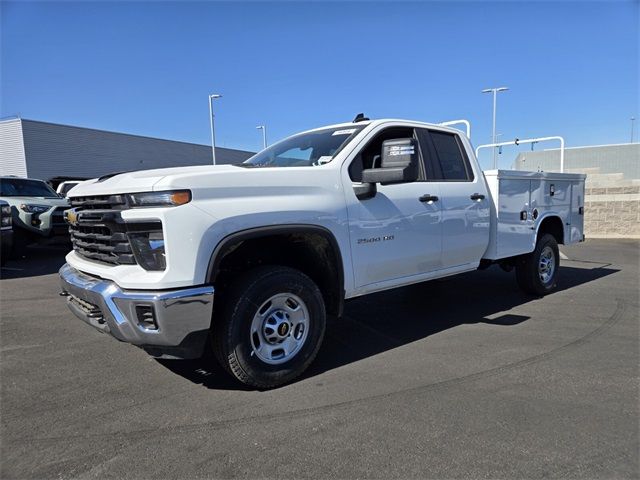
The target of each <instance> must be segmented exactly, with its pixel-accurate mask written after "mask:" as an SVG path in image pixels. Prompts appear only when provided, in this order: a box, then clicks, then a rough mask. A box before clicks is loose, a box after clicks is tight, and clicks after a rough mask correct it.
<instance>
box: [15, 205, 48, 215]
mask: <svg viewBox="0 0 640 480" xmlns="http://www.w3.org/2000/svg"><path fill="white" fill-rule="evenodd" d="M50 208H51V207H50V206H49V205H34V204H31V203H23V204H22V205H20V210H22V211H23V212H27V213H44V212H46V211H47V210H49V209H50Z"/></svg>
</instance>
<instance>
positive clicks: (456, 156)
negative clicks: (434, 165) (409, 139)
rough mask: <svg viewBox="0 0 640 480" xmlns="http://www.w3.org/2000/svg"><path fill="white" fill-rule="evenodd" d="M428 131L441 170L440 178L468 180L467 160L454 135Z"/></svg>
mask: <svg viewBox="0 0 640 480" xmlns="http://www.w3.org/2000/svg"><path fill="white" fill-rule="evenodd" d="M430 133H431V139H432V141H433V146H434V147H435V150H436V155H437V157H438V163H439V166H440V170H441V172H442V174H441V175H442V179H443V180H469V179H470V177H471V175H470V174H471V172H470V171H469V169H468V168H467V162H466V160H465V158H464V155H463V153H462V150H461V148H460V144H459V143H458V139H457V138H456V136H455V135H452V134H450V133H444V132H436V131H431V132H430Z"/></svg>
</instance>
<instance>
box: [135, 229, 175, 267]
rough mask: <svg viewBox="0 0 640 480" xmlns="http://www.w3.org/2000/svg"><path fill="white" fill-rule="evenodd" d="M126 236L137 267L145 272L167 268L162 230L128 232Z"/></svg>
mask: <svg viewBox="0 0 640 480" xmlns="http://www.w3.org/2000/svg"><path fill="white" fill-rule="evenodd" d="M128 235H129V242H131V249H132V250H133V255H134V256H135V257H136V261H137V262H138V265H140V266H141V267H142V268H144V269H145V270H164V269H165V268H166V267H167V262H166V260H165V255H164V236H163V234H162V230H157V231H151V232H129V234H128Z"/></svg>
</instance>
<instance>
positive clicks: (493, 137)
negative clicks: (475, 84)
mask: <svg viewBox="0 0 640 480" xmlns="http://www.w3.org/2000/svg"><path fill="white" fill-rule="evenodd" d="M507 90H509V88H508V87H495V88H485V89H484V90H482V93H493V128H492V130H491V143H496V103H497V102H496V97H497V96H498V92H504V91H507ZM493 168H494V169H496V168H498V159H497V158H496V149H495V147H494V149H493Z"/></svg>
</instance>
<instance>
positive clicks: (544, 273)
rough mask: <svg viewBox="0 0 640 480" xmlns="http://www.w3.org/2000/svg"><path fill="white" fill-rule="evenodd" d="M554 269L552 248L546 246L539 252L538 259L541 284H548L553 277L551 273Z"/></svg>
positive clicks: (554, 256) (554, 259)
mask: <svg viewBox="0 0 640 480" xmlns="http://www.w3.org/2000/svg"><path fill="white" fill-rule="evenodd" d="M555 269H556V255H555V253H554V252H553V249H552V248H551V247H549V246H546V247H544V248H543V249H542V252H540V259H539V261H538V276H539V277H540V281H541V282H542V283H543V284H545V285H546V284H548V283H550V282H551V280H552V279H553V275H554V273H555Z"/></svg>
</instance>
